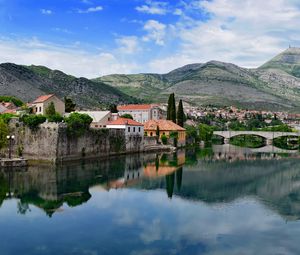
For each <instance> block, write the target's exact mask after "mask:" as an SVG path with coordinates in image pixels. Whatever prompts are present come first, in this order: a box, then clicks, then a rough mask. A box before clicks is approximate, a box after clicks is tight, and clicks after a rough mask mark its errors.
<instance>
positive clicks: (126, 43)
mask: <svg viewBox="0 0 300 255" xmlns="http://www.w3.org/2000/svg"><path fill="white" fill-rule="evenodd" d="M116 42H117V44H118V45H119V48H118V50H119V51H120V52H121V53H123V54H134V53H137V52H139V51H140V50H141V49H140V46H139V41H138V38H137V37H136V36H123V37H120V38H118V39H116Z"/></svg>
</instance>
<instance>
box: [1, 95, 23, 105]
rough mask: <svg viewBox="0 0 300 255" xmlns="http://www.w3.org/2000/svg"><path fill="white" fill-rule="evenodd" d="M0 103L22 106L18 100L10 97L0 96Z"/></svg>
mask: <svg viewBox="0 0 300 255" xmlns="http://www.w3.org/2000/svg"><path fill="white" fill-rule="evenodd" d="M0 102H12V103H14V105H15V106H17V107H20V106H22V105H24V103H23V102H22V101H21V100H20V99H18V98H16V97H12V96H0Z"/></svg>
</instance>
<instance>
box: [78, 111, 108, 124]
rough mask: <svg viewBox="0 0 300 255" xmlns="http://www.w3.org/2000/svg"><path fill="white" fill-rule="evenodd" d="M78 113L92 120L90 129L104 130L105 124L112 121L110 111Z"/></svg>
mask: <svg viewBox="0 0 300 255" xmlns="http://www.w3.org/2000/svg"><path fill="white" fill-rule="evenodd" d="M78 113H81V114H87V115H89V116H90V117H91V118H92V119H93V122H92V123H91V127H92V128H106V125H107V123H108V122H110V121H112V120H113V116H112V113H111V112H110V111H79V112H78Z"/></svg>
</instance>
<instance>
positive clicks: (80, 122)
mask: <svg viewBox="0 0 300 255" xmlns="http://www.w3.org/2000/svg"><path fill="white" fill-rule="evenodd" d="M64 120H65V122H66V123H67V132H68V134H69V135H71V136H81V135H83V134H84V133H85V131H86V130H88V129H89V127H90V124H91V123H92V121H93V119H92V118H91V117H90V116H89V115H87V114H81V113H77V112H74V113H71V114H70V115H69V116H68V117H66V118H64Z"/></svg>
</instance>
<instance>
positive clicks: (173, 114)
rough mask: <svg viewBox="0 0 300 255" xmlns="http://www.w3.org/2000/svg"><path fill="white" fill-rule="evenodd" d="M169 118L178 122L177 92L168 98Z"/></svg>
mask: <svg viewBox="0 0 300 255" xmlns="http://www.w3.org/2000/svg"><path fill="white" fill-rule="evenodd" d="M167 120H171V121H173V122H174V123H176V105H175V94H174V93H172V94H170V96H169V100H168V109H167Z"/></svg>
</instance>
